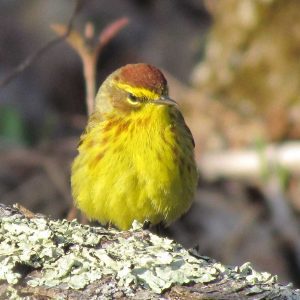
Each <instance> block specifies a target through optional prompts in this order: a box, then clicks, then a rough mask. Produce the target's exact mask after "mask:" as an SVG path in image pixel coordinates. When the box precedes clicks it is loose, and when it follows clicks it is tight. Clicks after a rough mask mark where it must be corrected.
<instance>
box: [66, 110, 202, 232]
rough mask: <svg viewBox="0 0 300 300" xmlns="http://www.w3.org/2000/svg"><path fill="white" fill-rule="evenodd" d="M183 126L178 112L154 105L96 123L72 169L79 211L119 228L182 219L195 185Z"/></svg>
mask: <svg viewBox="0 0 300 300" xmlns="http://www.w3.org/2000/svg"><path fill="white" fill-rule="evenodd" d="M90 122H91V121H90ZM182 122H184V121H183V119H182V117H181V116H180V113H179V111H178V110H177V109H176V108H174V107H172V108H171V107H168V106H158V105H147V107H145V109H144V110H143V111H141V112H140V113H137V112H135V113H134V114H132V115H131V114H129V115H128V116H126V117H124V118H121V117H120V116H107V117H106V118H105V120H104V121H102V122H98V123H97V122H95V120H94V121H93V125H92V126H90V127H89V129H88V130H87V132H86V134H85V135H84V136H83V137H82V142H81V145H80V147H79V154H78V156H77V158H76V159H75V161H74V164H73V167H72V177H71V182H72V190H73V196H74V198H75V200H76V203H77V205H78V207H79V208H80V209H81V210H82V211H83V212H84V213H85V214H86V215H87V216H88V217H89V218H90V219H95V220H98V221H99V222H101V223H103V224H105V223H108V222H110V223H112V224H114V225H115V226H117V227H118V228H120V229H128V228H130V226H131V224H132V222H133V220H138V221H140V222H144V221H145V220H149V221H150V222H151V223H152V224H156V223H159V222H161V221H163V222H166V223H169V222H171V221H173V220H175V219H176V218H178V217H179V216H180V215H182V214H183V213H184V212H185V211H186V210H187V209H188V208H189V206H190V204H191V201H192V198H193V194H194V191H195V188H196V185H197V172H196V167H195V161H194V153H193V144H192V140H191V136H190V133H189V131H188V129H187V128H186V126H185V124H182ZM183 125H184V126H183Z"/></svg>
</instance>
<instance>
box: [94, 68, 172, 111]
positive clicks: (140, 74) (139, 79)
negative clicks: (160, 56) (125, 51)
mask: <svg viewBox="0 0 300 300" xmlns="http://www.w3.org/2000/svg"><path fill="white" fill-rule="evenodd" d="M149 105H168V106H174V105H176V102H175V101H174V100H172V99H170V98H169V97H168V85H167V80H166V79H165V77H164V75H163V74H162V73H161V71H160V70H159V69H157V68H155V67H153V66H151V65H148V64H142V63H141V64H129V65H126V66H124V67H122V68H120V69H118V70H116V71H115V72H113V73H112V74H111V75H110V76H108V78H107V79H106V80H105V81H104V82H103V84H102V85H101V87H100V89H99V92H98V94H97V97H96V111H98V112H100V113H102V114H105V113H110V112H112V111H114V112H119V113H130V112H133V111H139V110H142V109H143V108H145V107H147V106H149Z"/></svg>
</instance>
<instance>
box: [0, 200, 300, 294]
mask: <svg viewBox="0 0 300 300" xmlns="http://www.w3.org/2000/svg"><path fill="white" fill-rule="evenodd" d="M134 226H135V227H134V228H133V229H131V230H129V231H122V232H120V231H117V230H114V229H108V230H106V229H104V228H102V227H90V226H83V225H80V224H78V223H77V222H76V221H72V222H67V221H66V220H61V221H60V220H58V221H55V220H50V219H48V218H46V217H44V216H41V215H33V214H32V213H31V212H28V211H27V210H26V209H20V208H17V207H15V208H10V207H6V206H4V205H0V232H1V234H0V260H1V264H0V298H1V299H2V298H12V297H17V296H19V297H20V296H21V297H23V296H28V297H29V298H30V299H41V298H43V297H47V298H49V299H58V298H63V299H65V298H68V299H91V298H97V297H100V296H101V297H103V298H105V297H106V298H108V299H162V297H163V298H168V299H299V297H300V291H299V290H293V289H292V288H291V286H290V285H289V286H282V285H280V284H279V283H278V282H277V277H276V276H272V275H270V274H268V273H264V272H263V273H258V272H256V271H255V270H254V269H253V268H252V267H251V265H250V264H249V263H245V264H244V265H243V266H241V267H235V268H233V267H227V266H224V265H222V264H221V263H218V262H216V261H214V260H213V259H210V258H208V257H203V256H201V255H199V254H198V253H197V252H196V251H193V250H191V251H187V250H185V249H184V248H183V247H182V246H181V245H180V244H177V243H175V242H174V241H171V240H169V239H167V238H161V237H159V236H157V235H154V234H152V233H151V232H149V231H145V230H142V229H141V226H140V225H139V224H134Z"/></svg>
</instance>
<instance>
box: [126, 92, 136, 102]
mask: <svg viewBox="0 0 300 300" xmlns="http://www.w3.org/2000/svg"><path fill="white" fill-rule="evenodd" d="M128 98H129V100H130V101H132V102H137V101H138V97H136V96H134V95H132V94H129V95H128Z"/></svg>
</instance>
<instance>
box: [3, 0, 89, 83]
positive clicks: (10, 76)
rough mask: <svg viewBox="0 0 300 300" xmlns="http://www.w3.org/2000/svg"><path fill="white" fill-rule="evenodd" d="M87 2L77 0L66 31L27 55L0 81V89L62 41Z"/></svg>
mask: <svg viewBox="0 0 300 300" xmlns="http://www.w3.org/2000/svg"><path fill="white" fill-rule="evenodd" d="M85 1H87V0H77V1H76V4H75V8H74V11H73V13H72V15H71V17H70V19H69V22H68V25H67V30H66V32H65V33H64V35H62V36H59V37H56V38H54V39H52V40H51V41H49V42H48V43H46V44H45V45H44V46H42V47H41V48H39V49H38V50H36V51H35V52H34V53H32V54H31V55H29V56H28V57H27V58H26V59H25V60H24V61H23V62H21V63H20V64H19V65H18V66H17V67H15V68H14V69H13V70H12V71H11V72H10V73H9V74H8V75H7V76H6V77H4V78H3V79H2V80H1V81H0V88H3V87H5V86H6V85H8V84H9V83H10V82H11V81H12V80H13V79H14V78H15V77H17V76H18V75H19V74H20V73H22V72H23V71H24V70H26V69H27V68H28V67H29V66H30V65H32V63H33V62H34V61H35V60H37V59H38V58H39V57H41V56H42V55H43V54H44V53H45V52H47V51H48V50H49V49H50V48H52V47H53V46H55V45H57V44H58V43H60V42H61V41H63V40H64V39H65V38H66V37H67V36H68V35H69V34H70V32H71V30H72V27H73V23H74V20H75V17H76V16H77V14H78V12H79V11H80V9H81V8H82V6H83V4H84V2H85Z"/></svg>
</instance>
